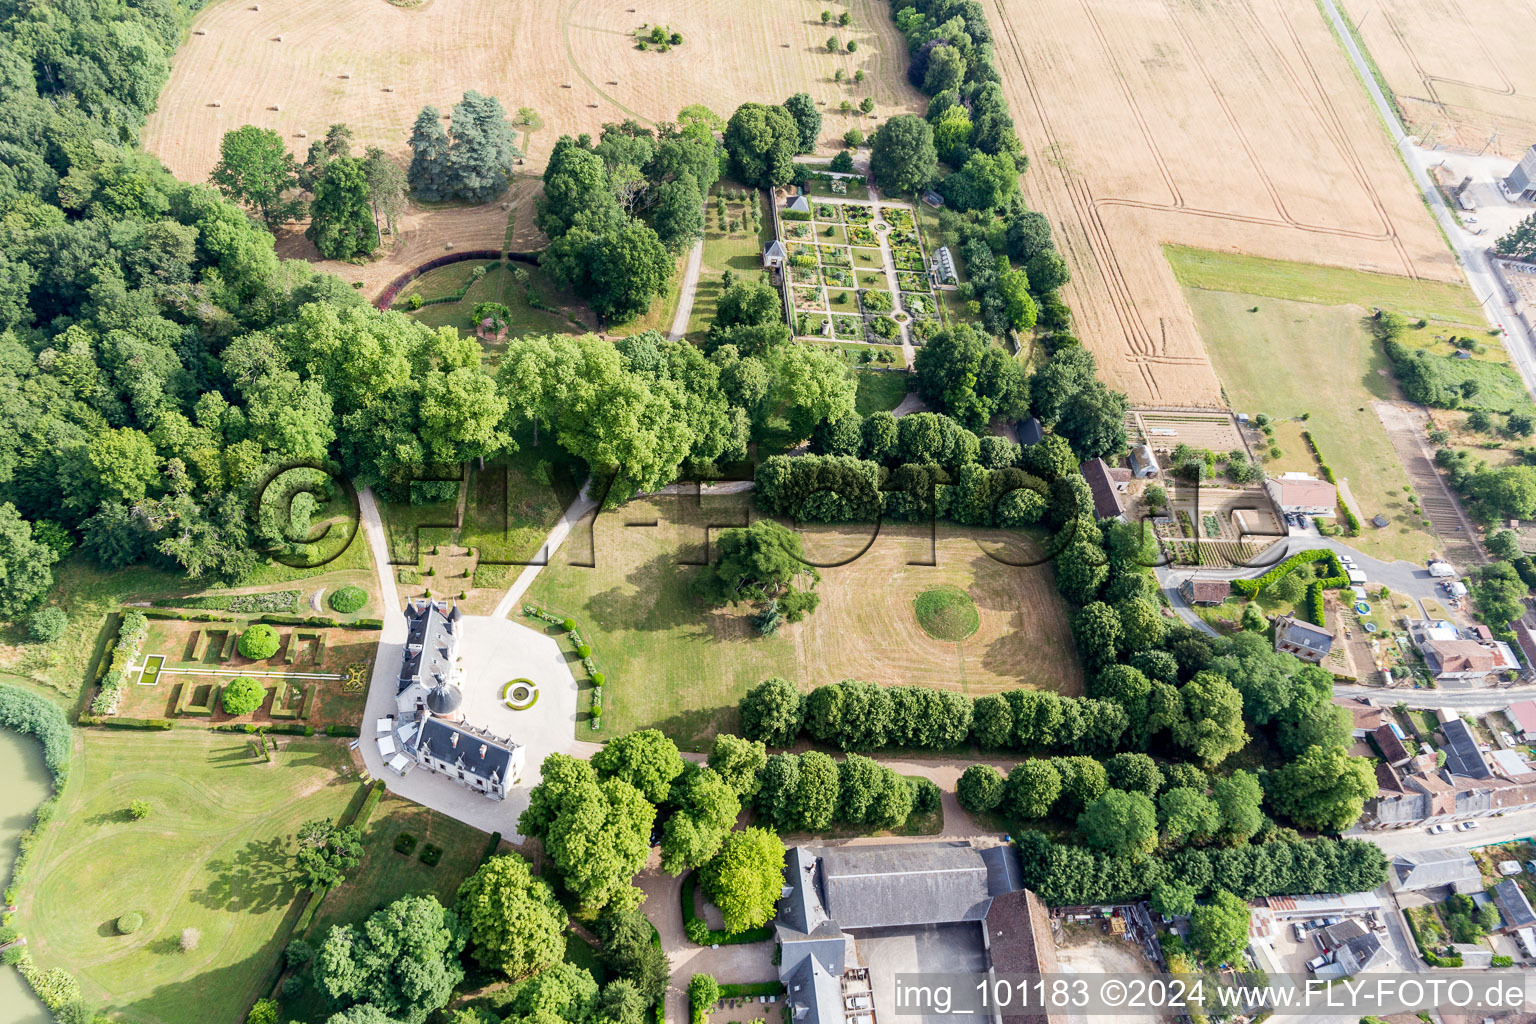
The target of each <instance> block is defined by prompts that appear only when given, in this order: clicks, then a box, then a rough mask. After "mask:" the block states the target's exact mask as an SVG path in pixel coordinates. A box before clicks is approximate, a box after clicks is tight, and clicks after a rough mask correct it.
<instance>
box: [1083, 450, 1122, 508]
mask: <svg viewBox="0 0 1536 1024" xmlns="http://www.w3.org/2000/svg"><path fill="white" fill-rule="evenodd" d="M1078 468H1079V469H1081V470H1082V474H1083V479H1084V480H1086V481H1088V491H1089V493H1091V494H1092V495H1093V514H1094V517H1095V518H1097V519H1120V518H1124V516H1125V497H1124V495H1125V492H1126V491H1127V490H1128V489H1129V488H1130V485H1131V471H1130V470H1128V469H1121V468H1118V467H1114V466H1111V465H1110V464H1109V463H1107V462H1105V461H1104V460H1103V459H1090V460H1089V461H1087V462H1085V463H1083V464H1082V465H1081V466H1080V467H1078Z"/></svg>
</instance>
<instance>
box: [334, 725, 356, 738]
mask: <svg viewBox="0 0 1536 1024" xmlns="http://www.w3.org/2000/svg"><path fill="white" fill-rule="evenodd" d="M325 734H326V735H327V736H359V735H361V733H359V732H358V731H357V726H355V725H328V726H326V727H325Z"/></svg>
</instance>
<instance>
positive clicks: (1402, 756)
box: [1371, 725, 1408, 764]
mask: <svg viewBox="0 0 1536 1024" xmlns="http://www.w3.org/2000/svg"><path fill="white" fill-rule="evenodd" d="M1371 738H1372V739H1374V740H1375V741H1376V746H1377V747H1378V748H1380V750H1381V756H1382V757H1384V758H1386V759H1387V763H1388V764H1401V763H1402V762H1404V761H1406V760H1408V748H1407V747H1405V746H1403V741H1402V740H1400V739H1398V738H1397V733H1395V732H1393V731H1392V727H1391V726H1390V725H1383V726H1382V727H1381V728H1379V729H1377V730H1376V731H1375V732H1373V733H1371Z"/></svg>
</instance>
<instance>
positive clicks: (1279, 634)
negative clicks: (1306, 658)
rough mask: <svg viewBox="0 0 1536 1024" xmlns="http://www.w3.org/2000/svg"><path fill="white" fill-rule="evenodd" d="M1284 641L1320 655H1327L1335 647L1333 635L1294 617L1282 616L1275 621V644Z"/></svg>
mask: <svg viewBox="0 0 1536 1024" xmlns="http://www.w3.org/2000/svg"><path fill="white" fill-rule="evenodd" d="M1282 640H1283V641H1285V642H1286V643H1291V644H1295V645H1296V646H1297V647H1304V648H1306V649H1307V650H1309V651H1317V652H1318V653H1319V654H1327V653H1328V651H1329V650H1331V649H1332V647H1333V634H1332V633H1330V632H1328V630H1326V629H1324V628H1323V627H1321V626H1314V625H1313V624H1312V623H1310V622H1307V621H1306V620H1305V619H1298V618H1296V617H1295V616H1293V615H1282V616H1280V617H1279V618H1278V619H1276V620H1275V643H1276V644H1278V643H1280V642H1281V641H1282Z"/></svg>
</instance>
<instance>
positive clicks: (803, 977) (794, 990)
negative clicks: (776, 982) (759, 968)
mask: <svg viewBox="0 0 1536 1024" xmlns="http://www.w3.org/2000/svg"><path fill="white" fill-rule="evenodd" d="M842 974H843V972H842V970H841V969H839V970H838V972H837V973H836V974H833V973H831V972H830V971H828V970H827V968H826V967H824V966H823V965H822V963H821V961H819V960H817V959H815V958H814V957H807V958H806V959H804V960H802V961H800V963H799V964H798V965H797V966H795V967H794V968H791V969H790V970H789V971H787V972H782V973H781V975H780V980H782V981H783V982H784V988H785V989H786V992H785V997H784V998H785V1001H786V1002H787V1003H789V1009H790V1015H791V1018H792V1019H793V1020H794V1021H796V1022H798V1024H834V1022H836V1024H842V1020H843V986H842V981H841V979H842Z"/></svg>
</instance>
